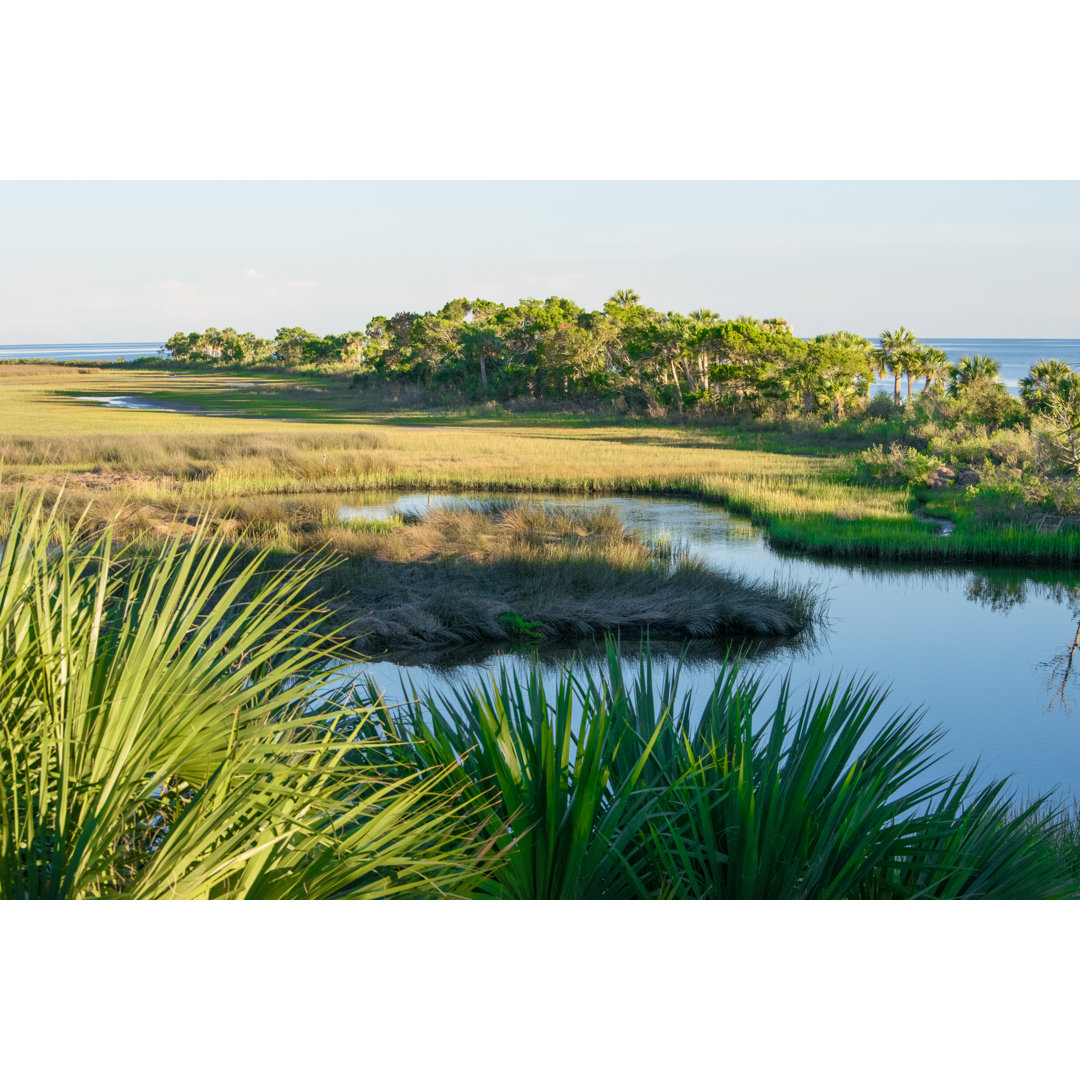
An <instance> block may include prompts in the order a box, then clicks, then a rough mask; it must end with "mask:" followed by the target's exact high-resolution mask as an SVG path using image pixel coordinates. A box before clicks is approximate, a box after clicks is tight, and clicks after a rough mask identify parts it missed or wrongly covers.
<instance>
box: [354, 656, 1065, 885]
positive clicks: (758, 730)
mask: <svg viewBox="0 0 1080 1080" xmlns="http://www.w3.org/2000/svg"><path fill="white" fill-rule="evenodd" d="M369 693H371V694H373V695H376V696H377V690H375V688H374V687H372V688H369ZM883 703H884V694H883V693H881V692H880V691H878V690H875V689H874V688H873V687H872V686H871V685H870V684H869V683H866V682H862V683H851V684H848V685H846V686H842V685H840V684H839V683H835V684H833V685H831V686H828V687H825V688H823V689H816V690H814V691H812V692H811V693H810V694H808V695H807V696H806V698H805V699H804V700H803V701H802V702H796V701H794V700H793V698H792V695H791V692H790V689H789V687H788V686H787V685H783V686H781V687H780V690H779V694H778V696H777V698H776V701H775V704H774V705H772V706H771V707H770V708H769V709H767V710H766V709H765V708H764V707H763V690H762V687H761V685H760V683H759V681H758V680H757V679H755V678H752V677H750V678H747V677H745V676H743V675H742V674H740V672H739V670H738V666H737V664H726V665H724V667H723V668H722V670H721V674H720V676H719V678H718V679H717V681H716V683H715V685H714V686H713V688H712V689H711V691H710V692H709V693H708V694H707V695H706V698H705V700H704V701H703V702H699V704H698V706H697V707H696V708H695V707H694V706H693V705H692V702H691V699H690V697H689V696H687V695H685V694H683V693H682V692H681V691H680V688H679V672H678V670H675V671H669V672H668V673H667V674H666V675H665V677H664V678H663V680H661V681H660V682H657V681H656V679H655V677H654V672H653V666H652V663H651V661H650V660H649V659H648V657H647V656H646V657H645V658H644V659H643V660H642V662H641V666H640V668H639V672H638V675H637V678H636V679H635V680H633V681H630V682H628V681H627V680H626V678H625V676H624V674H623V669H622V665H621V663H620V661H619V657H618V654H617V651H616V650H615V648H614V646H611V645H609V651H608V668H607V673H606V675H605V676H603V677H590V676H574V675H572V674H570V673H569V672H564V673H563V674H562V675H560V676H559V677H558V678H556V679H555V682H554V685H553V686H552V687H549V688H545V686H544V682H543V679H542V678H541V676H540V673H539V671H538V670H536V669H534V670H533V671H532V672H531V673H530V675H529V676H528V677H527V679H526V680H525V681H524V682H522V681H521V680H520V679H519V678H518V677H516V676H510V675H508V674H507V672H506V671H505V670H504V671H503V672H501V673H500V675H499V676H498V677H497V678H496V679H494V680H493V682H492V684H491V686H489V687H483V686H480V687H475V688H472V689H466V690H459V691H458V692H457V693H456V694H455V695H454V697H453V698H448V697H445V696H444V697H439V698H436V697H432V696H428V697H424V698H417V697H416V695H415V694H414V695H412V696H411V701H410V703H409V704H407V705H405V706H402V707H401V708H400V709H399V710H394V709H390V708H387V707H386V706H385V705H381V704H380V706H379V707H380V722H381V727H382V730H383V731H384V732H385V733H386V735H387V736H388V737H389V739H390V740H391V744H392V746H393V747H394V748H395V749H394V750H393V751H390V755H391V756H396V757H397V759H398V760H399V762H400V763H401V767H402V768H403V769H406V770H408V769H414V768H416V767H418V766H419V767H425V768H432V767H436V766H442V767H444V768H446V769H448V770H449V771H448V772H447V774H446V779H445V781H444V782H445V783H446V784H447V785H448V787H449V789H452V790H454V791H457V792H459V793H461V794H462V795H465V796H468V797H469V800H470V805H471V806H472V807H473V808H474V810H473V815H474V820H473V821H472V822H471V823H470V827H472V828H476V829H480V830H487V833H488V839H489V842H490V843H492V844H493V845H496V846H499V847H500V848H501V849H502V854H503V858H502V860H501V861H499V862H498V863H497V864H496V865H495V867H494V869H493V871H492V874H491V875H490V877H489V879H488V881H487V882H486V884H485V885H484V886H483V887H482V888H481V892H482V893H483V894H486V895H492V896H500V897H517V898H522V899H525V898H529V899H541V898H543V899H553V898H557V897H565V898H578V899H602V898H626V897H641V898H651V897H668V898H709V899H736V898H743V899H751V898H752V899H765V898H777V899H780V898H783V899H794V898H819V899H820V898H841V897H847V898H860V897H865V898H900V897H920V896H956V897H960V896H963V897H1016V896H1027V897H1041V896H1054V895H1063V894H1066V893H1068V892H1070V891H1073V890H1074V889H1075V887H1076V886H1075V882H1073V883H1071V884H1070V883H1069V881H1068V880H1067V878H1068V874H1067V873H1066V872H1065V870H1064V868H1063V866H1062V864H1061V862H1060V860H1059V858H1058V857H1057V855H1056V851H1057V837H1058V834H1059V832H1060V828H1061V822H1060V820H1059V819H1058V818H1057V817H1055V816H1054V815H1053V814H1050V813H1048V812H1047V808H1046V806H1045V804H1044V803H1043V802H1041V801H1040V802H1037V803H1035V804H1033V806H1031V807H1029V808H1028V809H1027V810H1025V811H1024V812H1023V813H1021V814H1018V815H1016V814H1012V813H1011V812H1010V810H1009V807H1008V804H1007V803H1006V802H1005V801H1004V800H1003V798H1002V790H1003V786H1002V785H1001V784H996V785H990V786H989V787H986V788H982V789H976V787H975V785H974V781H973V778H972V776H971V775H970V774H968V775H966V776H961V777H957V778H955V779H950V778H948V777H945V778H935V777H934V776H933V775H932V770H933V768H934V766H935V765H936V764H937V762H938V760H939V759H938V758H937V757H935V756H934V754H933V749H934V747H935V745H936V744H937V742H938V740H939V738H940V734H939V733H938V732H936V731H929V732H924V731H921V730H920V717H919V716H918V715H917V714H909V715H900V716H894V717H893V718H891V719H886V720H882V719H881V718H880V717H879V715H878V714H879V712H880V710H881V707H882V705H883ZM408 747H411V755H410V753H409V751H408V749H405V748H408ZM403 749H404V750H405V752H404V754H403ZM485 796H486V797H487V798H488V799H490V802H489V803H488V804H487V805H486V806H485V805H484V798H485ZM481 807H483V809H482V810H481V809H480V808H481ZM489 810H490V811H493V812H494V818H492V819H488V820H487V821H486V822H485V821H483V820H482V819H481V817H480V816H479V815H480V814H485V813H487V812H488V811H489Z"/></svg>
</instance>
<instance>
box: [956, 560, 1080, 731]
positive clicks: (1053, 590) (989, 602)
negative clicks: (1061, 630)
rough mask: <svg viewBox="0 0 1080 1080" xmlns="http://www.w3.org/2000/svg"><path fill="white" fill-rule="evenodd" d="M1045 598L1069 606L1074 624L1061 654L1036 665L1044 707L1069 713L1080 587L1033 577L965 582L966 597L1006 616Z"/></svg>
mask: <svg viewBox="0 0 1080 1080" xmlns="http://www.w3.org/2000/svg"><path fill="white" fill-rule="evenodd" d="M1033 595H1034V596H1045V597H1047V598H1048V599H1051V600H1054V601H1056V602H1057V603H1059V604H1061V605H1062V606H1066V605H1067V606H1068V608H1069V611H1070V613H1071V614H1072V617H1073V618H1074V619H1076V620H1077V624H1076V632H1075V634H1074V635H1073V640H1072V643H1071V644H1070V645H1068V646H1067V647H1066V648H1065V649H1064V650H1063V651H1062V652H1059V653H1056V654H1055V655H1054V656H1052V657H1051V658H1050V659H1049V660H1041V661H1039V663H1038V664H1037V665H1036V666H1037V667H1038V668H1039V669H1040V670H1042V671H1043V672H1045V674H1046V678H1045V681H1044V686H1045V688H1046V693H1047V702H1046V707H1047V709H1048V710H1050V711H1053V709H1055V708H1056V707H1057V706H1058V705H1060V706H1061V707H1062V708H1063V709H1064V710H1065V712H1070V711H1071V708H1070V703H1069V697H1068V693H1067V691H1068V689H1069V681H1070V680H1071V679H1072V677H1073V674H1074V667H1075V668H1076V670H1078V671H1080V664H1076V659H1077V652H1078V651H1080V583H1076V582H1071V583H1070V582H1063V581H1045V580H1044V581H1040V580H1039V579H1038V578H1034V577H1017V576H1014V575H1011V574H1007V573H1001V574H994V573H985V574H973V575H972V577H971V579H970V580H969V582H968V586H967V596H968V599H969V600H973V601H975V602H976V603H978V604H982V605H983V606H984V607H988V608H990V610H991V611H998V612H1007V611H1010V610H1011V609H1012V608H1014V607H1018V606H1020V605H1022V604H1024V603H1026V602H1027V601H1028V600H1029V599H1030V598H1031V597H1032V596H1033Z"/></svg>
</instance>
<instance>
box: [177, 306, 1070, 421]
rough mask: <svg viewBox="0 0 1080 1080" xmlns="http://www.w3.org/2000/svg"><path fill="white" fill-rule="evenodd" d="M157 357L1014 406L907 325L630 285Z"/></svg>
mask: <svg viewBox="0 0 1080 1080" xmlns="http://www.w3.org/2000/svg"><path fill="white" fill-rule="evenodd" d="M163 354H164V356H165V357H166V358H167V359H168V360H170V361H172V362H178V363H182V364H211V365H220V366H251V367H262V366H276V367H285V368H295V369H315V370H326V371H351V372H353V374H354V375H355V377H356V378H357V379H358V380H359V381H377V380H385V381H390V382H402V383H409V384H412V385H415V386H417V387H420V388H423V389H428V390H433V391H449V392H451V393H454V394H457V395H461V396H463V397H465V398H468V399H471V400H477V401H487V400H497V401H511V400H515V399H521V398H532V399H535V400H548V401H555V402H560V401H561V402H570V401H573V402H576V403H580V404H586V405H587V404H589V403H595V404H614V405H615V406H616V407H617V408H620V409H623V410H627V411H650V410H653V409H661V410H676V411H678V412H686V411H694V412H699V413H700V412H730V413H736V414H743V415H749V416H777V415H791V414H793V413H802V414H818V415H821V416H823V417H828V418H831V419H833V420H837V421H840V420H843V419H844V418H845V414H846V413H847V411H848V410H849V409H850V408H851V406H852V404H853V403H856V402H860V401H869V398H870V394H871V392H872V389H873V387H874V386H875V385H876V382H877V379H878V378H883V377H887V376H889V375H891V376H892V377H893V379H894V383H893V402H894V404H895V405H897V406H899V405H900V404H901V403H902V402H903V401H904V396H903V394H902V390H901V381H902V380H904V379H906V400H907V401H910V400H911V398H912V395H913V392H915V391H914V390H913V383H915V384H916V385H917V383H918V381H919V380H921V381H922V386H921V388H919V391H918V392H921V393H924V394H925V393H930V392H932V391H937V392H941V393H945V394H948V395H952V396H956V395H960V394H969V395H971V396H973V397H974V396H978V395H981V396H982V398H985V399H987V402H989V406H992V408H991V411H994V410H995V409H996V410H997V411H998V412H1000V411H1001V410H1002V409H1005V408H1007V405H1008V402H1009V400H1010V399H1009V396H1008V394H1007V392H1006V391H1005V388H1004V387H1003V386H1001V385H1000V383H998V381H997V365H996V363H995V362H994V361H993V360H992V359H991V358H989V357H981V356H975V357H964V358H962V360H961V361H960V362H959V363H958V364H956V365H951V364H949V363H948V361H947V358H946V356H945V353H944V352H943V351H942V350H940V349H934V348H931V347H930V346H928V345H925V344H923V343H921V342H919V341H918V339H917V338H916V337H915V335H914V334H913V333H912V332H911V331H910V330H908V329H906V328H905V327H900V328H899V329H898V330H886V331H883V332H882V334H881V336H880V338H879V340H878V341H877V342H874V341H871V340H869V339H867V338H865V337H862V336H861V335H859V334H855V333H851V332H849V331H837V332H834V333H829V334H819V335H818V336H817V337H815V338H813V339H812V340H804V339H803V338H800V337H796V336H795V334H794V333H793V332H792V329H791V327H790V326H789V325H788V323H787V321H786V320H784V319H782V318H771V319H758V318H753V317H750V316H739V317H737V318H734V319H722V318H721V317H720V316H719V315H718V314H717V313H716V312H715V311H711V310H709V309H707V308H699V309H698V310H696V311H691V312H690V313H689V314H687V315H683V314H680V313H679V312H674V311H669V312H660V311H657V310H655V309H653V308H650V307H647V306H645V305H644V304H642V303H641V298H640V296H639V295H638V294H637V293H636V292H634V291H633V290H632V289H620V290H618V291H617V292H615V293H614V295H612V296H611V298H610V299H609V300H608V301H607V302H606V303H605V304H604V306H603V308H602V309H601V310H599V311H587V310H585V309H584V308H582V307H580V306H579V305H578V304H576V303H574V301H572V300H568V299H565V298H563V297H549V298H548V299H546V300H537V299H533V298H528V299H524V300H521V301H519V302H518V303H517V304H515V305H504V304H499V303H495V302H493V301H490V300H479V299H478V300H468V299H465V298H459V299H455V300H450V301H449V302H447V303H446V304H444V305H443V307H442V308H440V309H439V310H438V311H436V312H427V313H425V314H418V313H416V312H408V311H400V312H398V313H397V314H395V315H390V316H387V315H377V316H375V317H374V318H373V319H372V320H371V321H370V322H369V323H368V324H367V326H366V327H365V328H364V329H363V330H362V331H361V330H352V331H346V332H345V333H341V334H330V335H327V336H324V337H320V336H319V335H317V334H314V333H311V332H310V331H308V330H305V329H303V328H302V327H295V326H294V327H282V328H281V329H279V330H278V331H277V334H276V335H275V336H274V338H273V339H263V338H259V337H256V336H255V335H254V334H250V333H239V332H237V331H236V330H234V329H232V328H226V329H225V330H217V329H214V328H211V329H208V330H205V331H203V332H202V333H176V334H173V336H172V337H170V338H169V340H168V342H166V345H165V347H164V349H163ZM1059 374H1060V373H1059ZM1002 395H1004V396H1003V397H1002ZM994 399H996V404H995V400H994Z"/></svg>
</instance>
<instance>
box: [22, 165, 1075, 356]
mask: <svg viewBox="0 0 1080 1080" xmlns="http://www.w3.org/2000/svg"><path fill="white" fill-rule="evenodd" d="M0 250H2V251H3V252H4V257H3V260H2V262H0V298H2V303H0V344H8V345H10V344H30V343H47V342H68V341H137V340H164V339H165V338H166V337H168V336H169V335H170V334H171V333H173V332H174V331H176V330H185V331H186V330H202V329H205V328H206V327H208V326H217V327H224V326H232V327H235V328H236V329H238V330H242V331H246V330H251V331H253V332H255V333H257V334H259V335H261V336H273V334H274V332H275V330H276V329H277V328H278V327H280V326H297V325H298V326H304V327H306V328H307V329H309V330H313V331H315V332H317V333H330V332H336V331H342V330H346V329H362V328H363V326H364V325H365V324H366V323H367V321H368V320H369V319H370V318H371V317H372V316H373V315H376V314H393V313H394V312H396V311H402V310H411V311H421V312H422V311H427V310H434V309H437V308H438V307H440V306H441V305H442V304H443V303H444V302H445V301H446V300H448V299H450V298H453V297H458V296H467V297H470V298H475V297H485V298H487V299H493V300H497V301H501V302H503V303H513V302H515V301H516V300H518V299H519V298H521V297H526V296H535V297H541V298H542V297H546V296H550V295H562V296H568V297H571V298H572V299H574V300H576V301H577V302H578V303H580V304H582V305H584V306H586V307H588V308H596V307H599V306H600V305H602V304H603V302H604V300H605V299H606V298H607V297H608V296H610V295H611V293H612V292H614V291H615V290H616V289H619V288H632V289H635V290H636V291H637V292H638V293H640V294H641V296H642V299H643V301H644V302H645V303H646V304H648V305H650V306H652V307H655V308H657V309H660V310H664V311H666V310H678V311H684V312H685V311H690V310H693V309H695V308H698V307H709V308H713V309H714V310H716V311H718V312H720V314H721V315H723V316H735V315H740V314H748V315H755V316H759V317H762V318H766V317H771V316H777V315H779V316H783V317H784V318H786V319H788V321H789V322H790V323H791V324H792V325H793V327H794V329H795V331H796V332H797V333H799V334H803V335H811V334H816V333H821V332H826V331H830V330H837V329H847V330H854V331H856V332H858V333H862V334H865V335H867V336H876V335H877V334H878V333H880V331H881V330H882V329H883V328H887V327H894V326H898V325H900V324H904V325H905V326H907V327H909V328H912V329H914V330H915V332H916V333H917V334H918V335H919V336H920V337H963V336H971V337H1080V303H1078V302H1077V301H1078V298H1080V261H1078V260H1077V259H1076V252H1077V251H1080V183H1078V182H1076V181H962V180H950V181H896V182H877V181H865V180H864V181H847V182H836V181H820V180H792V181H746V180H727V181H724V180H720V181H711V180H698V181H659V180H656V181H654V180H627V181H608V180H567V181H558V180H551V181H526V180H490V181H483V180H446V181H424V180H396V181H381V180H332V181H307V180H303V181H263V180H230V181H211V180H192V181H166V180H157V179H145V180H4V181H0Z"/></svg>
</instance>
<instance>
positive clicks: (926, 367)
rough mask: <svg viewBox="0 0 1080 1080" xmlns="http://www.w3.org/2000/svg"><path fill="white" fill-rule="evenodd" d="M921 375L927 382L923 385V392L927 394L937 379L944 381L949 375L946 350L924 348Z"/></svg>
mask: <svg viewBox="0 0 1080 1080" xmlns="http://www.w3.org/2000/svg"><path fill="white" fill-rule="evenodd" d="M920 374H921V375H922V376H924V378H925V379H926V382H924V383H923V388H922V392H923V393H924V394H925V393H926V392H927V391H928V390H929V389H930V385H931V383H933V381H934V380H935V379H944V378H946V377H947V376H948V374H949V358H948V356H946V355H945V350H944V349H932V348H930V346H928V345H924V346H923V361H922V370H921V371H920Z"/></svg>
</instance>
